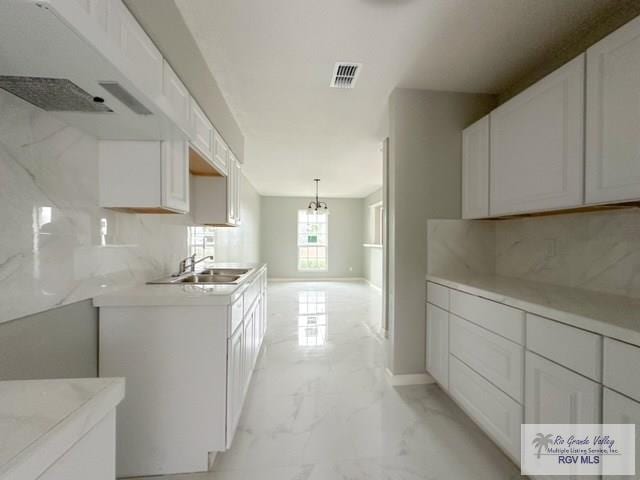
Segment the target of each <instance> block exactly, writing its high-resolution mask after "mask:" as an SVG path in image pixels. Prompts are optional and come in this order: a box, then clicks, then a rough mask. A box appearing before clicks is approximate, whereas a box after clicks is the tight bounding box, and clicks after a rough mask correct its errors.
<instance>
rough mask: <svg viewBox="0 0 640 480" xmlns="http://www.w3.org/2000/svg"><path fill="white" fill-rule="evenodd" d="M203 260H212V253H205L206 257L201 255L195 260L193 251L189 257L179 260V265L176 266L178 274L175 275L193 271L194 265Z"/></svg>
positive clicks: (194, 269)
mask: <svg viewBox="0 0 640 480" xmlns="http://www.w3.org/2000/svg"><path fill="white" fill-rule="evenodd" d="M205 260H213V255H207V256H206V257H202V258H201V259H200V260H196V254H195V253H194V254H193V255H191V256H189V257H186V258H183V259H182V260H180V265H179V266H178V274H177V275H176V276H177V277H179V276H180V275H183V274H185V273H187V272H192V273H193V272H195V271H196V265H197V264H198V263H200V262H204V261H205Z"/></svg>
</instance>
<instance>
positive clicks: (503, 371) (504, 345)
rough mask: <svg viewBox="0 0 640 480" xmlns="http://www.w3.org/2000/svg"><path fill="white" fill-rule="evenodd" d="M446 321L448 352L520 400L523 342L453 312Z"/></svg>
mask: <svg viewBox="0 0 640 480" xmlns="http://www.w3.org/2000/svg"><path fill="white" fill-rule="evenodd" d="M449 325H450V328H449V337H450V338H449V341H450V343H449V348H450V351H451V353H452V354H453V355H455V356H456V357H458V358H459V359H460V360H462V361H463V362H465V363H466V364H467V365H469V366H470V367H471V368H473V369H474V370H475V371H476V372H478V373H479V374H480V375H482V376H483V377H484V378H486V379H487V380H489V381H490V382H491V383H493V384H494V385H495V386H496V387H498V388H499V389H500V390H502V391H503V392H505V393H506V394H508V395H509V396H510V397H511V398H513V399H515V400H516V401H518V402H522V376H523V366H522V364H523V360H524V359H523V352H524V350H523V348H522V346H521V345H518V344H517V343H514V342H512V341H510V340H507V339H506V338H503V337H500V336H499V335H496V334H495V333H492V332H489V331H488V330H485V329H484V328H482V327H479V326H477V325H474V324H473V323H470V322H467V321H466V320H463V319H461V318H459V317H457V316H455V315H453V314H452V315H451V316H450V318H449Z"/></svg>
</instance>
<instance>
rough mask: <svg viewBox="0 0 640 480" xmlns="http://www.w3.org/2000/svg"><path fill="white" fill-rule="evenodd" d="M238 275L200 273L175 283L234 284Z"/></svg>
mask: <svg viewBox="0 0 640 480" xmlns="http://www.w3.org/2000/svg"><path fill="white" fill-rule="evenodd" d="M239 278H240V275H222V274H218V273H217V274H213V275H211V274H208V273H201V274H197V275H189V276H188V277H184V278H182V279H180V280H178V281H177V282H176V283H236V282H237V281H238V279H239Z"/></svg>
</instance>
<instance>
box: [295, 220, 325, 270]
mask: <svg viewBox="0 0 640 480" xmlns="http://www.w3.org/2000/svg"><path fill="white" fill-rule="evenodd" d="M328 240H329V215H328V214H326V213H309V212H307V210H300V211H299V212H298V270H300V271H305V272H324V271H326V270H327V267H328V262H327V248H328Z"/></svg>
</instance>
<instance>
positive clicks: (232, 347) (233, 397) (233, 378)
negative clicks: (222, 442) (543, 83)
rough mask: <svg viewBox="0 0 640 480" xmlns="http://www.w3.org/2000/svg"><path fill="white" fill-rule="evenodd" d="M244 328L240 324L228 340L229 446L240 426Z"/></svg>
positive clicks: (243, 374)
mask: <svg viewBox="0 0 640 480" xmlns="http://www.w3.org/2000/svg"><path fill="white" fill-rule="evenodd" d="M244 343H245V342H244V328H243V326H242V325H240V326H238V328H237V329H236V331H235V332H234V333H233V335H231V337H230V338H229V340H228V353H227V355H228V356H227V448H229V447H230V446H231V442H232V441H233V435H234V434H235V431H236V427H237V426H238V419H239V418H240V410H241V408H242V397H243V396H244V386H245V367H244Z"/></svg>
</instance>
